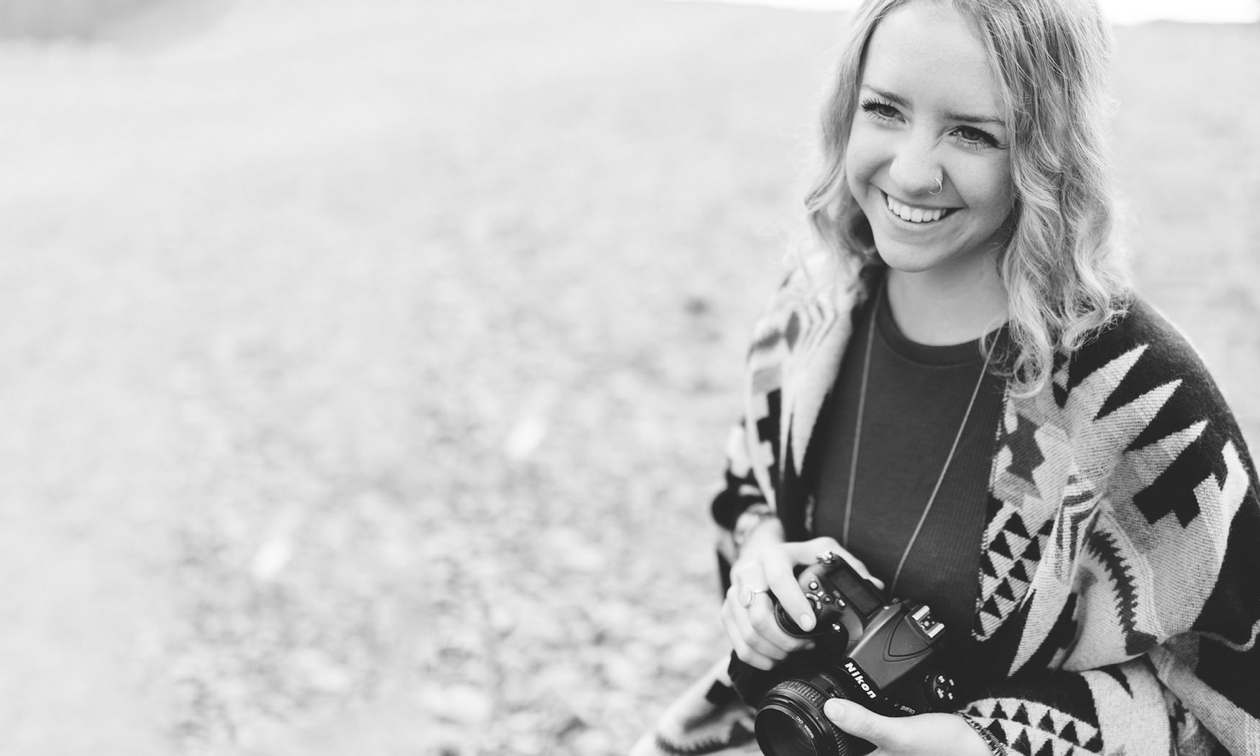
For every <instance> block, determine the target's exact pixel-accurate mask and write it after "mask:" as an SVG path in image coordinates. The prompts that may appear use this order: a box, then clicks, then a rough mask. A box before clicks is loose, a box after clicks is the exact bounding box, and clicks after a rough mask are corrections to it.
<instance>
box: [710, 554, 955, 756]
mask: <svg viewBox="0 0 1260 756" xmlns="http://www.w3.org/2000/svg"><path fill="white" fill-rule="evenodd" d="M798 580H799V582H800V586H801V589H802V590H803V591H804V592H805V596H806V597H807V598H808V599H809V602H810V604H811V605H812V606H813V608H814V617H815V619H816V620H817V623H816V624H815V626H814V630H812V631H810V632H806V631H804V630H802V629H801V628H800V626H799V625H797V624H796V623H795V622H794V621H793V620H792V618H791V617H789V616H788V614H787V612H785V611H784V610H783V607H782V605H780V604H779V603H778V601H777V600H776V601H775V605H774V616H775V620H776V621H777V622H778V624H779V627H781V628H783V631H784V632H786V633H787V634H789V635H792V636H795V637H797V638H808V639H810V640H813V641H814V643H815V644H816V646H817V648H816V650H813V651H808V652H798V653H796V654H792V655H791V656H790V657H788V658H787V659H786V660H784V661H783V662H781V663H780V664H779V665H778V666H776V667H775V668H774V669H773V670H770V671H769V672H764V671H762V670H759V669H757V668H755V667H751V666H749V665H747V664H745V663H744V662H743V661H741V660H740V659H739V658H738V657H736V656H735V655H734V654H732V655H731V664H730V676H731V682H732V683H733V684H734V686H735V690H736V692H738V693H739V695H740V697H741V698H743V700H744V701H745V703H748V704H750V705H752V706H755V707H756V708H757V715H756V720H755V725H754V730H755V732H756V736H757V744H758V745H759V746H760V747H761V751H762V753H764V754H766V756H849V755H850V754H864V753H869V752H870V751H871V750H872V749H873V746H872V745H871V744H870V743H868V742H866V741H865V740H862V739H860V738H855V737H853V736H851V735H848V734H847V733H845V732H843V731H842V730H840V729H838V728H837V727H836V726H835V725H833V724H831V720H829V719H827V717H826V715H824V714H823V711H822V707H823V703H824V702H826V701H827V699H829V698H847V699H850V700H853V701H856V702H857V703H860V704H862V705H863V706H865V707H866V708H868V709H870V710H871V711H874V712H876V713H878V714H882V715H884V716H909V715H911V714H921V713H924V712H928V711H945V710H949V709H951V708H952V705H953V703H954V698H955V696H956V692H955V688H956V685H955V682H954V679H953V678H952V677H951V676H950V675H949V674H948V673H946V672H945V671H944V668H943V665H942V663H941V660H940V651H941V648H942V646H943V643H944V640H945V626H944V624H942V623H940V622H937V621H935V620H933V619H932V613H931V610H930V609H929V608H928V607H927V606H926V605H925V604H918V603H912V602H904V601H898V600H896V599H893V600H888V599H887V598H886V597H885V596H884V594H883V593H882V592H881V591H880V590H879V589H878V588H876V587H875V586H874V585H872V584H871V583H870V582H869V581H867V580H866V579H864V578H863V577H862V576H861V575H859V574H858V573H857V572H856V571H855V570H854V569H853V568H852V567H851V566H849V564H848V563H847V562H846V561H844V559H842V558H841V557H840V556H838V555H836V554H824V555H822V556H820V557H819V558H818V563H817V564H814V565H810V566H809V567H807V568H805V569H803V570H802V571H800V573H799V574H798ZM771 598H772V599H773V596H772V597H771Z"/></svg>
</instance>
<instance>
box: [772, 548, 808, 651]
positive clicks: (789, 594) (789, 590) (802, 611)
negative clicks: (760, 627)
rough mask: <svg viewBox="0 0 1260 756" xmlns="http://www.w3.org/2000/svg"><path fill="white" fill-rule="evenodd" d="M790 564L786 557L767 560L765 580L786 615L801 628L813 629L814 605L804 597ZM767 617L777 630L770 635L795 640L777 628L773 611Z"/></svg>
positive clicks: (794, 644) (796, 644) (795, 644)
mask: <svg viewBox="0 0 1260 756" xmlns="http://www.w3.org/2000/svg"><path fill="white" fill-rule="evenodd" d="M792 566H793V565H792V562H791V561H789V560H787V559H784V560H781V561H774V562H768V563H767V564H766V565H765V573H766V582H767V585H769V587H770V591H771V592H772V593H774V597H775V598H776V599H778V601H779V603H780V604H782V605H783V611H785V612H787V615H788V616H789V617H791V618H792V619H793V620H794V621H795V622H796V624H797V625H800V627H801V629H802V630H805V631H806V632H808V631H810V630H813V629H814V624H815V622H814V607H813V606H812V605H811V604H810V603H809V599H807V598H805V592H804V591H802V590H801V584H800V583H799V582H797V579H796V575H795V573H793V571H792ZM769 619H770V621H771V622H772V623H773V624H774V630H775V631H777V632H771V635H777V636H781V639H782V640H785V641H789V642H790V641H795V640H796V639H794V638H792V636H790V635H788V634H787V633H785V632H783V630H781V629H780V628H779V625H778V622H776V621H775V620H774V617H773V612H771V616H770V617H769ZM792 645H793V647H795V646H798V645H800V644H799V643H793V644H792Z"/></svg>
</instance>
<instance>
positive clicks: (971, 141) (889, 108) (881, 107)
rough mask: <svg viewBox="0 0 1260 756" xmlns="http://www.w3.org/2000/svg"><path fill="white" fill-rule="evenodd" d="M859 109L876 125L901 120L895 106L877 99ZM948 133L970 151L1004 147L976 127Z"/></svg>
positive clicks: (869, 99) (865, 100) (986, 132)
mask: <svg viewBox="0 0 1260 756" xmlns="http://www.w3.org/2000/svg"><path fill="white" fill-rule="evenodd" d="M861 108H862V112H864V113H866V114H867V115H868V116H869V117H870V118H871V119H872V120H874V121H876V122H877V123H892V122H894V121H899V120H902V115H901V111H899V110H897V106H896V105H894V104H892V103H891V102H888V101H887V100H883V99H881V98H878V97H866V98H863V99H862V101H861ZM949 133H950V135H951V136H953V137H954V139H955V141H956V142H957V143H958V144H959V146H961V147H964V148H966V149H970V150H979V149H983V148H985V147H994V148H1005V147H1006V145H1005V144H1003V143H1002V142H1001V141H1000V140H999V139H998V138H997V137H996V136H994V135H993V134H991V133H990V132H988V131H985V130H984V129H982V128H979V127H976V126H970V125H966V124H964V125H959V126H956V127H954V128H953V129H951V130H950V132H949Z"/></svg>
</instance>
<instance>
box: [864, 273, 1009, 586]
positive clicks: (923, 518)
mask: <svg viewBox="0 0 1260 756" xmlns="http://www.w3.org/2000/svg"><path fill="white" fill-rule="evenodd" d="M884 288H885V286H880V287H879V288H878V289H876V293H875V303H874V310H873V311H872V314H871V317H870V325H869V326H867V334H866V350H865V351H866V353H865V356H864V358H863V361H862V384H861V388H860V390H859V392H858V405H857V419H856V421H855V422H854V427H853V455H852V457H851V458H850V460H849V481H848V491H847V494H846V496H845V501H844V528H843V530H842V531H841V542H840V545H841V546H844V547H845V548H846V549H847V548H849V520H850V516H851V515H852V513H853V487H854V482H855V481H856V479H857V463H858V451H859V449H861V446H862V417H863V415H864V414H865V411H866V386H867V381H868V379H869V378H870V373H871V346H872V345H873V344H874V343H875V322H876V321H877V320H878V319H879V318H878V313H879V307H880V304H881V303H882V301H883V297H884ZM996 344H997V340H996V339H994V340H993V341H992V342H991V343H990V344H989V348H988V350H987V351H986V352H985V355H984V365H983V366H981V368H980V375H979V376H977V377H976V385H975V388H973V389H972V390H971V399H969V400H968V401H967V411H966V412H965V413H964V414H963V419H962V423H960V424H959V426H958V432H957V433H956V434H955V435H954V442H953V444H951V445H950V447H949V454H948V455H946V457H945V464H944V465H942V466H941V473H940V475H938V476H937V478H936V485H934V486H933V487H932V493H931V495H929V496H928V500H927V503H926V504H925V505H923V513H922V514H920V515H919V522H918V524H916V525H915V526H914V532H913V533H911V534H910V542H909V543H907V544H906V548H905V550H904V551H902V552H901V559H900V560H898V562H897V571H896V572H895V573H894V574H893V579H892V584H891V585H889V586H888V590H889V593H890V595H893V596H895V595H897V583H898V581H899V580H900V579H901V571H902V569H903V568H904V567H905V566H906V558H907V557H909V556H910V550H911V549H913V548H914V543H915V541H917V540H918V538H919V533H920V532H921V531H922V530H923V523H925V522H927V517H928V513H929V512H931V511H932V504H933V502H935V501H936V494H937V493H938V492H939V491H940V490H941V484H942V483H944V482H945V474H946V473H947V472H948V471H949V465H950V463H951V462H953V461H954V453H955V452H957V451H958V443H959V442H960V441H961V440H962V436H963V431H964V430H966V428H967V421H968V420H969V419H970V418H971V410H972V408H974V407H975V406H976V397H977V396H979V394H980V386H981V385H982V384H983V383H984V376H985V373H987V372H988V370H989V362H990V360H991V359H992V358H993V348H994V346H995V345H996Z"/></svg>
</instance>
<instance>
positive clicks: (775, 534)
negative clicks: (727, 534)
mask: <svg viewBox="0 0 1260 756" xmlns="http://www.w3.org/2000/svg"><path fill="white" fill-rule="evenodd" d="M734 540H735V549H736V554H737V555H738V556H739V557H742V556H745V555H746V554H749V553H751V552H753V551H756V550H758V549H759V548H761V547H762V546H765V545H766V544H782V543H783V542H784V534H783V523H782V522H780V521H779V518H778V516H777V515H776V514H775V513H774V511H773V510H772V509H770V507H769V506H767V505H765V504H754V505H753V506H751V507H749V508H748V509H747V510H745V511H744V513H743V514H741V515H740V516H739V519H738V520H736V522H735V533H734Z"/></svg>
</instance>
